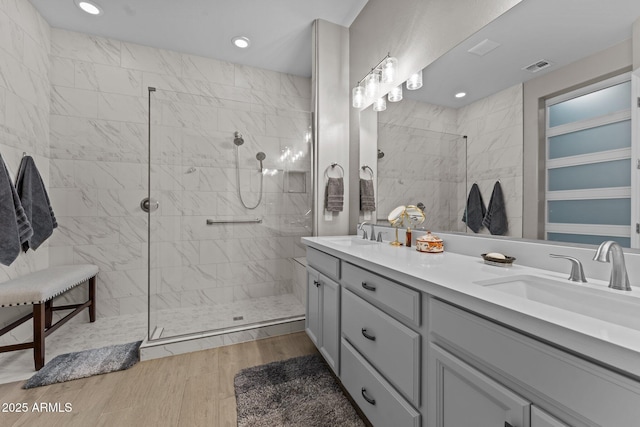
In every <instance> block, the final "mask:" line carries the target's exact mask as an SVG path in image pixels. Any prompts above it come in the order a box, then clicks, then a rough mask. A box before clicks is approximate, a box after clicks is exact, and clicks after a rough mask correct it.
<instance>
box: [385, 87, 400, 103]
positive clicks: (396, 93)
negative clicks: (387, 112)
mask: <svg viewBox="0 0 640 427" xmlns="http://www.w3.org/2000/svg"><path fill="white" fill-rule="evenodd" d="M387 98H389V102H398V101H402V85H400V86H396V87H394V88H393V89H391V90H390V91H389V95H387Z"/></svg>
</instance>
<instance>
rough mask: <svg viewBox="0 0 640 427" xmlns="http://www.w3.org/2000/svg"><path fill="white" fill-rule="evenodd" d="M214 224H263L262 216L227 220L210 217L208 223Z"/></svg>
mask: <svg viewBox="0 0 640 427" xmlns="http://www.w3.org/2000/svg"><path fill="white" fill-rule="evenodd" d="M213 224H262V218H256V219H238V220H226V219H208V220H207V225H213Z"/></svg>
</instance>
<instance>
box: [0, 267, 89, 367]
mask: <svg viewBox="0 0 640 427" xmlns="http://www.w3.org/2000/svg"><path fill="white" fill-rule="evenodd" d="M97 274H98V267H97V266H95V265H92V264H80V265H64V266H59V267H50V268H46V269H44V270H40V271H36V272H33V273H30V274H27V275H26V276H22V277H18V278H16V279H12V280H8V281H6V282H3V283H0V307H9V306H16V305H29V304H30V305H33V312H31V313H29V314H27V315H26V316H24V317H22V318H20V319H18V320H16V321H15V322H13V323H11V324H10V325H7V326H6V327H4V328H3V329H0V336H2V335H4V334H6V333H7V332H9V331H11V330H12V329H14V328H16V327H17V326H19V325H21V324H23V323H24V322H26V321H27V320H29V319H31V318H33V341H32V342H26V343H22V344H13V345H5V346H0V353H5V352H7V351H16V350H25V349H28V348H33V360H34V362H35V368H36V371H37V370H40V368H42V366H43V365H44V339H45V338H46V337H47V336H49V334H51V333H52V332H54V331H55V330H56V329H58V328H59V327H60V326H62V325H64V324H65V323H66V322H67V321H68V320H69V319H71V318H72V317H73V316H75V315H76V314H78V313H79V312H81V311H82V310H84V309H85V308H89V320H90V321H91V322H94V321H95V320H96V275H97ZM87 281H88V282H89V283H88V287H89V299H88V300H87V301H86V302H84V303H80V304H72V305H63V306H57V307H53V299H54V298H55V297H57V296H58V295H61V294H63V293H65V292H67V291H68V290H70V289H72V288H74V287H76V286H78V285H80V284H82V283H84V282H87ZM57 310H73V311H72V312H71V313H69V314H67V315H66V316H65V317H63V318H62V319H60V320H58V321H57V322H56V323H54V324H52V321H53V312H54V311H57Z"/></svg>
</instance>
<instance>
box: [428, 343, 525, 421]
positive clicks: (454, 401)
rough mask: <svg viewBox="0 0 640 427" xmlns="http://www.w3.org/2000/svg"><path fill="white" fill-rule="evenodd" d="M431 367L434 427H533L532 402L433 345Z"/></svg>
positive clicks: (431, 347)
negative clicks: (531, 419) (434, 398)
mask: <svg viewBox="0 0 640 427" xmlns="http://www.w3.org/2000/svg"><path fill="white" fill-rule="evenodd" d="M429 365H430V366H429V373H430V376H431V379H430V381H431V387H432V390H433V391H434V393H433V394H434V396H435V397H436V405H435V408H436V413H435V414H434V415H435V417H433V416H432V419H434V418H435V420H436V423H435V425H434V427H463V426H473V427H496V426H500V427H502V426H505V427H507V426H512V427H530V424H529V419H530V415H529V411H530V407H531V403H530V402H529V401H527V400H525V399H523V398H521V397H520V396H518V395H517V394H515V393H513V392H512V391H511V390H509V389H507V388H506V387H504V386H502V385H501V384H499V383H497V382H496V381H494V380H492V379H491V378H489V377H487V376H486V375H484V374H482V373H481V372H480V371H478V370H477V369H475V368H473V367H472V366H470V365H468V364H466V363H465V362H463V361H462V360H460V359H458V358H457V357H456V356H454V355H453V354H451V353H449V352H448V351H446V350H444V349H443V348H441V347H440V346H438V345H437V344H433V343H431V344H430V359H429Z"/></svg>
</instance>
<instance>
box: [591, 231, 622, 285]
mask: <svg viewBox="0 0 640 427" xmlns="http://www.w3.org/2000/svg"><path fill="white" fill-rule="evenodd" d="M593 260H594V261H599V262H611V264H612V265H611V279H610V280H609V287H610V288H611V289H617V290H619V291H630V290H631V285H629V276H628V275H627V267H626V266H625V265H624V252H622V248H621V247H620V245H619V244H618V243H617V242H614V241H613V240H607V241H606V242H602V243H601V244H600V246H598V249H597V250H596V254H595V256H594V257H593Z"/></svg>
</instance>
